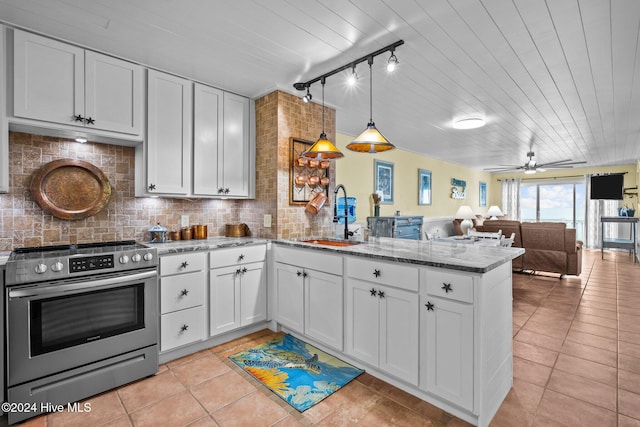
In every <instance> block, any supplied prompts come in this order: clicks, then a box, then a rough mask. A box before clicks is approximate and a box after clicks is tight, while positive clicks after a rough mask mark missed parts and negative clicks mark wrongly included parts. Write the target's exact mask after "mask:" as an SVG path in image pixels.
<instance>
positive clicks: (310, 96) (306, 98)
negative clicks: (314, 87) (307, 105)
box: [302, 86, 313, 102]
mask: <svg viewBox="0 0 640 427" xmlns="http://www.w3.org/2000/svg"><path fill="white" fill-rule="evenodd" d="M312 99H313V96H312V95H311V93H310V92H309V86H307V94H306V95H305V96H303V97H302V100H303V101H304V102H309V101H311V100H312Z"/></svg>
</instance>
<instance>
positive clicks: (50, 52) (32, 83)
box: [13, 30, 84, 126]
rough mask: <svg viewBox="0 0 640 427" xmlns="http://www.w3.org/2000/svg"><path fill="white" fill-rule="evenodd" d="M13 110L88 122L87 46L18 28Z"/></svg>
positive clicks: (24, 114) (22, 114)
mask: <svg viewBox="0 0 640 427" xmlns="http://www.w3.org/2000/svg"><path fill="white" fill-rule="evenodd" d="M13 76H14V77H13V91H14V96H13V114H14V115H15V116H17V117H25V118H29V119H36V120H44V121H48V122H55V123H62V124H67V125H68V124H71V125H78V126H84V123H83V122H82V121H78V122H76V121H75V119H74V116H76V115H80V116H83V115H84V50H83V49H80V48H78V47H75V46H70V45H67V44H65V43H61V42H58V41H56V40H51V39H48V38H45V37H40V36H37V35H35V34H31V33H25V32H23V31H19V30H15V31H14V61H13Z"/></svg>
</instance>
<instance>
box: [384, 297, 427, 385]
mask: <svg viewBox="0 0 640 427" xmlns="http://www.w3.org/2000/svg"><path fill="white" fill-rule="evenodd" d="M381 292H382V295H379V297H380V364H379V366H380V369H382V370H384V371H386V372H388V373H389V374H391V375H394V376H396V377H398V378H402V379H403V380H405V381H408V382H409V383H411V384H414V385H418V360H419V357H418V351H419V349H418V338H419V335H418V324H419V313H420V311H419V303H420V298H419V296H418V294H417V293H412V292H407V291H403V290H400V289H394V288H388V287H383V288H381Z"/></svg>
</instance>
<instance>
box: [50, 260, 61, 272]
mask: <svg viewBox="0 0 640 427" xmlns="http://www.w3.org/2000/svg"><path fill="white" fill-rule="evenodd" d="M63 268H64V265H63V264H62V263H61V262H60V261H58V262H56V263H55V264H51V271H55V272H56V273H57V272H59V271H62V269H63Z"/></svg>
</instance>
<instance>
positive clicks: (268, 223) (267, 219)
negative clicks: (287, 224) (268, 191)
mask: <svg viewBox="0 0 640 427" xmlns="http://www.w3.org/2000/svg"><path fill="white" fill-rule="evenodd" d="M264 226H265V227H267V228H269V227H271V214H264Z"/></svg>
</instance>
